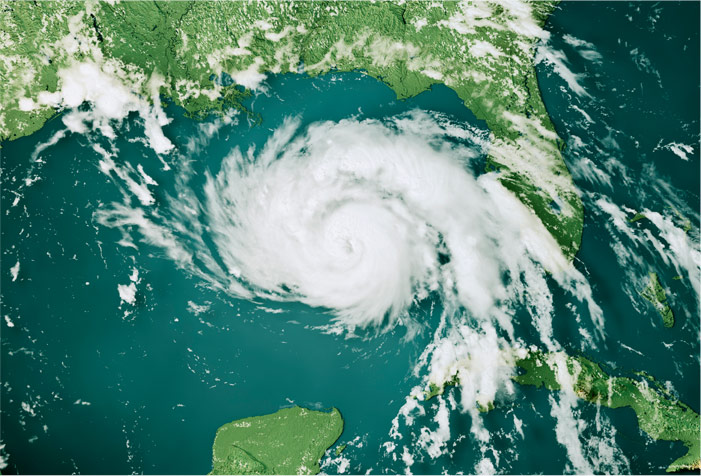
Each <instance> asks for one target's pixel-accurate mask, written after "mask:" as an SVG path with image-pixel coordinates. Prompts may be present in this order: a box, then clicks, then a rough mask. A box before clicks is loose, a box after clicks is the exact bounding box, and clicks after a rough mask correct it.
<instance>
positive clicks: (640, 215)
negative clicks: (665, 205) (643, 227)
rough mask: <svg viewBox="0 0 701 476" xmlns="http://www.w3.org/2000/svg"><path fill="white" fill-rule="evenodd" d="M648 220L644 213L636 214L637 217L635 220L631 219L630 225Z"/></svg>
mask: <svg viewBox="0 0 701 476" xmlns="http://www.w3.org/2000/svg"><path fill="white" fill-rule="evenodd" d="M646 218H647V215H645V214H644V213H636V214H635V216H634V217H633V218H631V219H629V220H628V221H629V222H630V223H635V222H636V221H640V220H644V219H646Z"/></svg>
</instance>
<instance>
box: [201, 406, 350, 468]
mask: <svg viewBox="0 0 701 476" xmlns="http://www.w3.org/2000/svg"><path fill="white" fill-rule="evenodd" d="M341 432H343V418H342V417H341V412H339V411H338V410H337V409H336V408H333V409H332V410H331V411H330V412H324V411H315V410H309V409H307V408H302V407H298V406H295V407H292V408H283V409H282V410H279V411H277V412H275V413H273V414H270V415H262V416H256V417H248V418H243V419H241V420H235V421H232V422H231V423H227V424H226V425H223V426H222V427H220V428H219V429H218V430H217V435H216V437H215V438H214V445H213V447H212V452H213V454H212V472H211V473H210V474H317V473H318V472H319V471H320V468H319V461H320V460H321V457H322V456H323V455H324V453H325V452H326V450H327V449H329V448H330V447H331V445H333V444H334V443H335V442H336V440H338V438H339V437H340V436H341Z"/></svg>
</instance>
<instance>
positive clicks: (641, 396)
mask: <svg viewBox="0 0 701 476" xmlns="http://www.w3.org/2000/svg"><path fill="white" fill-rule="evenodd" d="M516 365H517V366H518V367H519V368H520V369H521V370H522V373H521V374H520V375H517V376H516V377H514V380H515V381H516V382H518V383H520V384H521V385H534V386H536V387H541V386H543V387H545V388H547V389H550V390H562V389H563V387H564V386H565V385H567V384H566V383H565V382H562V381H561V379H562V375H565V376H567V378H571V383H572V386H573V388H572V390H573V391H574V392H575V393H576V394H577V396H578V397H579V398H581V399H583V400H586V401H588V402H591V403H595V404H598V405H602V406H605V407H609V408H623V407H629V408H631V409H632V410H633V411H634V412H635V415H636V416H637V418H638V425H639V426H640V429H642V430H643V431H644V432H645V433H647V434H648V435H649V436H650V437H651V438H653V439H656V440H667V441H680V442H682V443H683V444H684V445H685V446H686V448H687V452H686V454H684V455H683V456H681V457H680V458H678V459H676V460H675V461H674V462H672V464H670V465H669V467H668V468H667V472H674V471H682V470H698V469H699V468H701V442H700V439H701V426H700V423H699V415H698V414H697V413H696V412H694V411H693V410H692V409H691V408H689V406H687V405H685V404H684V403H682V402H680V401H679V400H678V399H676V398H675V397H674V396H673V395H672V394H670V393H669V391H667V389H665V388H664V387H663V386H661V385H660V384H659V383H658V382H657V381H656V380H655V379H653V378H652V377H650V376H649V375H647V374H644V373H640V374H639V375H641V376H642V378H641V379H636V378H630V377H614V376H611V375H608V374H607V373H606V372H604V371H603V370H602V369H601V367H600V366H599V365H598V364H596V363H594V362H592V361H590V360H588V359H586V358H584V357H581V356H577V357H573V356H568V355H566V354H564V353H562V352H556V353H544V352H537V351H536V352H530V353H529V354H528V355H527V356H526V357H525V358H522V359H519V360H517V361H516Z"/></svg>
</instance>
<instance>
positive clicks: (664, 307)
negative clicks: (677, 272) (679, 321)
mask: <svg viewBox="0 0 701 476" xmlns="http://www.w3.org/2000/svg"><path fill="white" fill-rule="evenodd" d="M640 294H641V295H642V296H643V297H644V298H645V299H647V300H648V301H650V302H651V303H652V305H653V306H655V309H656V310H657V312H658V313H660V316H662V322H663V324H664V326H665V327H673V326H674V313H673V312H672V308H671V307H669V304H668V303H667V293H665V290H664V288H663V287H662V284H660V279H659V278H658V277H657V273H650V283H649V284H648V286H647V287H646V288H645V289H643V291H642V292H641V293H640Z"/></svg>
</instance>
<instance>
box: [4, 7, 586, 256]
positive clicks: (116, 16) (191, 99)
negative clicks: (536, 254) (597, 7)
mask: <svg viewBox="0 0 701 476" xmlns="http://www.w3.org/2000/svg"><path fill="white" fill-rule="evenodd" d="M555 3H556V2H547V1H534V2H532V3H528V4H526V5H527V6H528V8H527V9H520V8H513V9H511V8H509V6H508V5H503V4H501V3H499V2H493V3H486V4H485V5H484V6H483V7H482V8H481V10H479V11H476V12H475V11H472V10H471V11H470V12H469V15H468V13H467V12H466V11H464V10H463V8H464V6H463V5H461V4H459V3H458V2H453V1H447V2H434V3H431V2H407V3H403V4H401V5H398V4H395V3H393V2H372V3H371V2H355V1H349V2H326V1H318V2H194V1H183V2H141V1H133V2H120V3H118V4H115V5H111V4H109V3H107V2H100V3H97V2H96V3H87V4H86V3H83V2H70V1H69V2H10V1H2V2H0V6H1V7H0V10H1V12H2V13H1V15H2V16H1V17H0V27H1V28H0V31H2V33H1V34H0V45H2V46H1V48H2V51H3V56H4V61H3V62H1V63H0V79H1V80H2V81H3V88H2V91H0V101H2V104H3V106H4V108H3V109H2V111H0V140H12V139H16V138H18V137H22V136H25V135H28V134H31V133H32V132H34V131H36V130H38V129H39V128H40V127H41V126H42V125H43V124H44V123H45V122H46V121H47V120H48V119H49V118H51V117H52V116H54V115H55V114H57V113H58V112H59V111H60V110H62V109H63V107H64V102H61V101H60V100H59V101H57V99H56V97H55V96H52V94H53V93H56V92H58V93H59V94H63V95H65V94H66V93H67V92H66V91H63V90H62V77H63V76H64V74H65V72H66V71H68V70H70V69H71V68H73V67H74V66H75V65H77V64H84V63H91V64H94V65H96V66H97V67H98V68H100V70H101V71H103V72H108V73H109V74H110V75H111V76H113V77H115V78H117V79H118V80H119V81H121V82H122V83H124V84H127V85H129V87H131V88H132V89H134V90H135V92H136V93H137V94H139V95H141V96H142V97H144V98H147V99H149V100H151V101H153V100H154V92H155V93H156V94H157V95H160V96H162V97H165V98H168V99H169V100H171V101H172V102H173V103H174V104H176V105H178V106H181V107H183V108H184V109H185V110H186V111H187V113H188V114H189V115H191V116H193V117H206V116H209V115H211V114H221V113H223V112H225V111H227V110H229V109H231V108H235V109H243V105H242V101H243V100H244V99H245V98H247V97H249V96H250V94H251V92H252V90H255V89H256V88H257V87H258V85H259V83H260V81H261V80H262V78H264V75H266V74H270V73H273V74H280V73H304V74H307V75H310V76H315V75H320V74H324V73H328V72H330V71H362V72H364V73H366V74H368V75H369V76H372V77H374V78H377V79H378V80H380V81H382V82H383V83H385V84H387V85H388V86H389V87H390V88H392V89H393V90H394V91H395V92H396V94H397V97H398V98H399V99H403V98H409V97H412V96H415V95H417V94H419V93H421V92H422V91H425V90H427V89H429V88H430V87H431V86H432V85H434V84H439V83H440V84H444V85H446V86H447V87H449V88H451V89H452V90H454V91H455V92H456V93H457V95H458V97H459V98H460V100H462V101H463V102H464V104H465V106H466V107H467V108H469V109H470V110H471V111H472V112H473V113H474V114H475V116H476V117H477V118H478V119H481V120H484V121H485V122H486V124H487V126H488V127H489V129H490V131H491V137H490V141H491V146H490V150H489V157H488V168H489V169H490V170H496V169H498V170H500V172H501V175H500V180H501V182H502V184H503V185H504V186H505V187H507V188H508V189H509V190H511V191H512V192H513V193H514V194H516V195H517V196H518V197H519V199H520V200H521V201H522V202H523V203H524V204H525V205H527V206H528V207H529V208H530V209H531V210H533V211H534V212H535V214H536V215H537V216H538V217H539V218H540V220H541V221H542V222H543V224H544V225H545V227H546V228H547V229H548V231H549V232H550V233H551V234H552V236H553V237H554V238H555V239H556V241H557V242H558V244H559V245H560V247H561V249H562V250H563V252H564V254H565V256H566V257H568V258H569V259H570V260H571V259H573V258H574V255H575V254H576V252H577V250H578V249H579V246H580V241H581V234H582V220H583V211H582V203H581V200H580V198H579V196H578V195H577V193H576V191H575V188H574V185H573V182H572V178H571V175H570V173H569V171H568V169H567V167H566V165H565V163H564V161H563V159H562V155H561V147H562V141H561V140H560V138H559V137H558V135H557V133H556V132H555V128H554V126H553V124H552V122H551V120H550V118H549V116H548V113H547V111H546V109H545V106H544V104H543V101H542V99H541V96H540V92H539V88H538V83H537V79H536V74H535V68H534V55H535V47H536V44H537V43H538V41H540V39H541V34H542V31H543V30H542V26H543V25H544V23H545V22H546V20H547V18H548V16H549V15H550V13H551V12H552V10H553V9H554V6H555ZM225 77H229V78H232V79H233V80H234V82H233V84H229V83H230V82H228V81H223V80H222V78H225Z"/></svg>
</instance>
